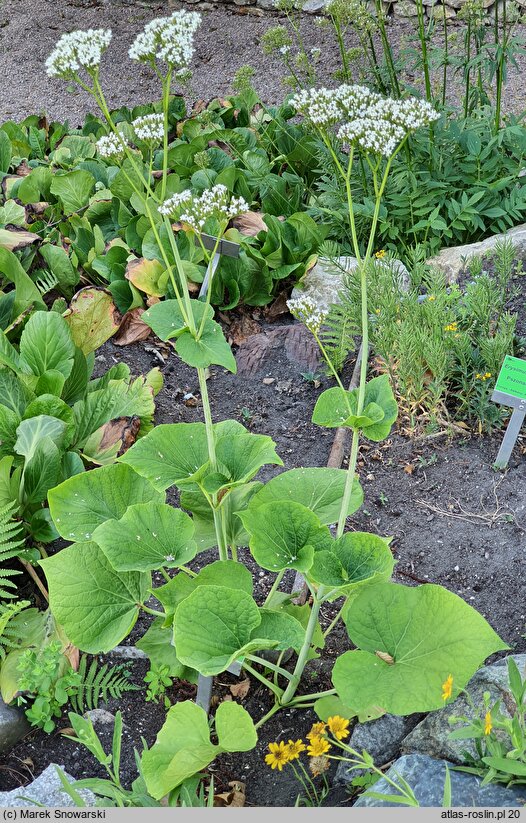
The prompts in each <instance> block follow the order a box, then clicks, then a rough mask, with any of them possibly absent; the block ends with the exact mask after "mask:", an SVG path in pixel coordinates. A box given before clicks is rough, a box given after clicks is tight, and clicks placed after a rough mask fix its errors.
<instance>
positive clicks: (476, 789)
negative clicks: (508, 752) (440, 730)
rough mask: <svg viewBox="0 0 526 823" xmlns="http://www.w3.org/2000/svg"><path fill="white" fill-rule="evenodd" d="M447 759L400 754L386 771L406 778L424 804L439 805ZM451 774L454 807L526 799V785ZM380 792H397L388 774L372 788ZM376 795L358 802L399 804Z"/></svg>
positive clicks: (502, 805)
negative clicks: (485, 783)
mask: <svg viewBox="0 0 526 823" xmlns="http://www.w3.org/2000/svg"><path fill="white" fill-rule="evenodd" d="M447 765H448V764H447V763H446V762H445V761H444V760H434V759H433V758H432V757H427V756H426V755H423V754H410V755H404V756H403V757H400V758H399V760H397V761H396V763H393V765H392V766H391V768H390V769H389V771H388V772H387V774H388V776H389V778H390V779H391V780H394V781H395V782H396V777H397V775H400V776H401V777H403V778H404V780H407V782H408V783H409V785H410V786H411V788H412V790H413V792H414V793H415V796H416V798H417V800H418V802H419V803H420V805H421V806H423V807H426V808H428V807H434V808H437V807H438V808H440V807H441V806H442V797H443V794H444V780H445V777H446V766H447ZM450 775H451V805H452V806H453V807H466V806H467V807H471V808H473V807H475V808H478V807H481V806H482V807H490V808H491V807H499V808H513V807H516V806H520V807H522V806H523V805H524V803H525V802H526V786H524V787H522V788H512V789H506V788H504V786H499V785H498V784H497V783H491V784H490V785H489V786H481V785H480V784H481V782H482V781H481V778H479V777H476V776H475V775H472V774H464V773H462V772H455V771H453V769H450ZM372 790H373V791H375V792H378V793H380V794H394V793H395V792H394V789H393V787H392V786H390V785H389V783H388V782H387V781H386V780H385V778H381V779H380V780H379V781H378V782H377V783H375V784H374V787H373V789H372ZM399 805H400V804H398V803H390V802H389V801H385V800H376V799H375V798H373V797H363V796H362V797H360V798H358V800H357V802H356V803H355V806H361V807H363V806H399Z"/></svg>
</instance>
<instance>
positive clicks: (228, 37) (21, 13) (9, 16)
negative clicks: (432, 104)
mask: <svg viewBox="0 0 526 823" xmlns="http://www.w3.org/2000/svg"><path fill="white" fill-rule="evenodd" d="M179 5H180V4H177V3H175V2H173V0H171V5H170V1H169V3H168V6H169V7H170V8H176V7H179ZM241 11H242V10H241ZM241 11H232V10H231V7H226V8H222V9H218V10H214V11H206V12H203V24H202V27H201V29H200V31H199V33H198V37H197V49H196V54H195V58H194V61H193V66H192V68H193V69H194V79H193V89H194V91H195V96H196V98H199V97H202V98H204V99H206V100H208V99H211V98H212V97H215V96H218V95H221V94H225V93H228V92H229V91H230V90H231V81H232V79H233V77H234V74H235V71H236V69H237V68H239V67H240V66H243V65H246V64H250V65H252V66H253V67H254V68H255V69H256V75H255V85H256V87H257V88H258V90H259V92H260V93H261V95H262V98H263V99H264V100H265V101H266V102H267V103H274V102H277V101H278V100H280V99H281V98H282V97H283V94H284V91H285V89H284V87H283V84H282V82H281V76H282V74H283V70H282V66H281V63H280V62H279V61H277V60H276V59H275V58H273V57H269V56H267V55H264V54H262V50H261V46H260V38H261V35H262V34H263V32H264V31H265V30H266V29H267V28H268V27H269V26H272V25H276V23H278V22H281V21H280V18H279V17H277V16H276V15H270V14H269V15H266V16H265V17H255V16H253V15H249V14H246V13H241ZM166 13H167V3H166V0H165V2H163V3H160V2H157V0H149V2H141V0H69V2H67V0H63V2H60V0H29V2H24V0H0V77H1V78H2V87H1V89H2V90H1V92H0V121H3V120H6V119H14V120H18V119H22V118H23V117H25V116H27V115H29V114H35V113H40V112H42V111H46V112H47V114H48V115H49V116H50V117H51V118H52V119H59V120H63V119H69V121H70V123H71V125H77V124H78V123H80V122H81V121H82V120H83V118H84V116H85V114H86V113H87V112H88V111H90V110H94V106H93V103H92V101H91V100H90V99H89V98H88V97H87V95H85V94H84V92H80V91H77V90H76V89H74V90H73V89H71V90H68V87H67V85H66V84H65V83H64V82H62V81H61V80H52V79H50V78H48V77H47V75H46V72H45V68H44V61H45V59H46V57H47V56H48V54H49V52H50V51H51V49H52V48H53V46H54V45H55V43H56V41H57V40H58V38H59V37H60V35H61V34H62V33H63V32H65V31H72V30H73V29H76V28H81V29H86V28H90V27H100V26H104V27H110V28H111V29H112V30H113V42H112V45H111V49H110V51H109V53H108V54H107V56H106V58H105V60H104V64H103V72H102V76H103V85H104V88H105V90H106V92H107V95H108V99H109V102H110V105H111V106H114V107H117V106H119V105H123V104H127V105H136V104H138V103H146V102H150V101H151V100H153V99H155V98H157V97H158V96H159V87H158V83H157V81H156V79H155V77H153V76H152V72H151V71H150V70H149V69H148V68H146V67H144V66H142V65H139V64H137V63H134V62H132V61H131V60H129V59H128V56H127V50H128V48H129V45H130V43H131V42H132V40H133V39H134V36H135V34H136V33H137V32H138V31H140V30H141V29H142V27H143V26H144V24H145V23H146V22H147V21H148V20H150V19H152V18H153V17H155V16H158V15H160V14H166ZM318 22H319V21H317V18H315V17H312V16H310V15H306V16H305V18H304V21H303V24H302V26H303V35H304V38H305V43H306V45H307V46H308V47H309V48H310V47H312V46H318V47H319V48H321V49H322V53H323V61H322V71H321V79H322V80H325V81H330V76H331V73H332V72H333V71H334V70H335V69H336V68H337V67H338V55H337V50H336V48H335V44H334V39H333V37H332V35H331V32H330V31H329V30H328V29H327V28H322V27H320V26H319V24H318ZM392 26H393V29H392V35H393V39H394V40H395V41H396V42H397V43H403V42H404V41H405V43H406V44H407V43H410V42H411V41H412V40H414V34H415V24H414V23H413V22H410V23H405V22H401V21H399V20H397V21H396V22H394V23H392ZM351 43H352V40H351ZM525 70H526V60H525V59H524V58H522V59H521V61H520V64H519V70H518V71H517V70H513V69H512V70H511V72H510V79H509V82H508V87H507V90H506V96H505V104H506V107H507V108H511V109H513V110H515V111H516V112H520V111H522V110H523V109H525V108H526V89H525V87H524V83H522V82H521V79H520V78H521V74H522V76H524V71H525ZM410 79H411V80H412V81H413V82H415V83H418V77H415V78H410Z"/></svg>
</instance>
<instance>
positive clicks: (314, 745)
mask: <svg viewBox="0 0 526 823" xmlns="http://www.w3.org/2000/svg"><path fill="white" fill-rule="evenodd" d="M330 748H331V744H330V743H329V741H328V740H325V738H324V737H316V736H313V737H311V738H310V742H309V745H308V746H307V754H308V755H309V757H321V756H322V755H323V754H327V752H328V751H329V750H330Z"/></svg>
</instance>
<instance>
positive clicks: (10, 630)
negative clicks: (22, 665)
mask: <svg viewBox="0 0 526 823" xmlns="http://www.w3.org/2000/svg"><path fill="white" fill-rule="evenodd" d="M30 605H31V604H30V602H29V600H18V601H17V602H16V603H7V604H5V605H4V604H3V603H0V660H3V659H4V658H5V656H6V654H7V652H9V651H11V649H14V648H16V646H17V645H18V643H17V641H18V639H19V635H20V632H19V627H15V626H11V625H10V623H11V621H12V619H13V618H14V617H15V616H16V615H17V614H20V612H22V611H24V609H26V608H27V607H28V606H30Z"/></svg>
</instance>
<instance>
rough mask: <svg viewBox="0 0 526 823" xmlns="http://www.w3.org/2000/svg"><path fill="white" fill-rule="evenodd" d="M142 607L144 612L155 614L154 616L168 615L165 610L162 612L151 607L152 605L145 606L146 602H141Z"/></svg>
mask: <svg viewBox="0 0 526 823" xmlns="http://www.w3.org/2000/svg"><path fill="white" fill-rule="evenodd" d="M140 607H141V609H142V610H143V612H146V614H153V616H154V617H166V614H165V612H160V611H158V610H157V609H150V607H149V606H145V605H144V603H140Z"/></svg>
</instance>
